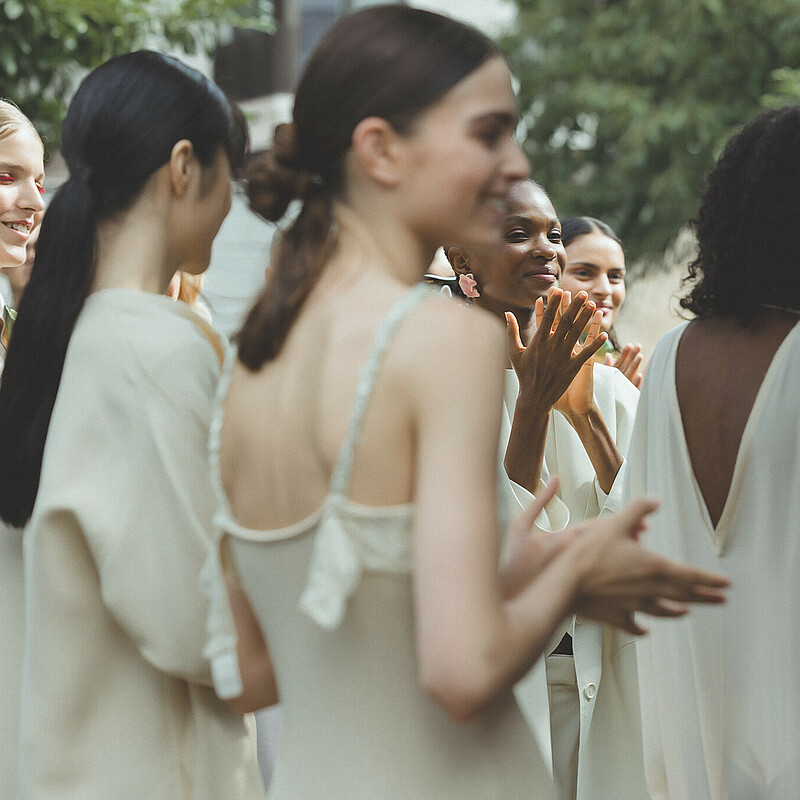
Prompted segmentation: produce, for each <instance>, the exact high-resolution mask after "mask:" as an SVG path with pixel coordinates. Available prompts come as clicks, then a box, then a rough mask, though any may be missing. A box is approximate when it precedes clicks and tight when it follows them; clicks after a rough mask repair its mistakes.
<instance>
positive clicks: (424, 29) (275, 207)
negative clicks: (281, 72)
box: [239, 5, 498, 370]
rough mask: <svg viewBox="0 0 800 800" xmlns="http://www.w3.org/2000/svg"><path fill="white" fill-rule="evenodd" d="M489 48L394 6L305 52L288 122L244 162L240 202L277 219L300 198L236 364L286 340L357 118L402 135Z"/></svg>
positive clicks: (325, 250)
mask: <svg viewBox="0 0 800 800" xmlns="http://www.w3.org/2000/svg"><path fill="white" fill-rule="evenodd" d="M497 54H498V50H497V47H496V46H495V45H494V44H493V43H492V42H491V40H489V39H488V38H487V37H486V36H484V35H483V34H481V33H479V32H478V31H476V30H474V29H473V28H470V27H468V26H466V25H463V24H462V23H460V22H456V21H455V20H452V19H449V18H447V17H443V16H441V15H439V14H434V13H431V12H428V11H422V10H420V9H416V8H410V7H408V6H401V5H389V6H378V7H374V8H368V9H364V10H362V11H358V12H356V13H354V14H350V15H347V16H345V17H343V18H341V19H340V20H339V21H338V22H337V23H336V24H335V25H334V26H333V27H332V28H331V29H330V30H329V31H328V33H327V34H326V35H325V36H324V37H323V38H322V39H321V41H320V42H319V44H318V45H317V47H316V49H315V50H314V52H313V54H312V56H311V58H310V60H309V62H308V64H307V66H306V68H305V71H304V73H303V76H302V78H301V80H300V84H299V86H298V89H297V94H296V97H295V104H294V113H293V123H292V124H291V125H286V126H279V128H278V129H277V130H276V137H275V143H274V145H273V148H272V150H271V151H270V152H268V153H267V154H266V155H265V156H263V157H261V158H260V159H258V160H257V161H256V162H254V163H253V165H252V167H251V169H250V174H249V193H250V205H251V208H253V210H254V211H256V213H258V214H260V215H261V216H263V217H265V218H266V219H268V220H278V219H280V218H281V216H283V214H284V212H285V211H286V208H287V206H288V204H289V202H290V200H292V199H293V198H295V197H299V198H301V199H302V200H303V205H302V209H301V211H300V214H299V216H298V217H297V219H296V221H295V222H294V223H293V225H292V226H291V227H290V228H289V229H288V230H287V231H286V232H285V234H283V235H282V237H281V240H280V245H279V248H278V251H277V254H276V258H275V260H274V262H273V264H272V273H271V278H270V281H269V283H268V285H267V287H266V288H265V290H264V292H263V293H262V294H261V296H260V297H259V299H258V301H257V302H256V304H255V305H254V306H253V308H252V310H251V311H250V313H249V315H248V316H247V319H246V320H245V323H244V327H243V328H242V331H241V333H240V334H239V359H240V360H241V361H242V363H243V364H245V365H246V366H247V367H248V368H249V369H251V370H257V369H259V368H260V367H261V366H262V365H263V364H264V363H266V362H267V361H269V360H271V359H273V358H275V356H277V354H278V353H279V352H280V349H281V347H282V345H283V342H284V340H285V338H286V335H287V334H288V332H289V329H290V327H291V325H292V323H293V322H294V320H295V318H296V317H297V314H298V313H299V311H300V308H301V306H302V304H303V302H304V301H305V299H306V298H307V297H308V295H309V293H310V292H311V289H312V288H313V286H314V283H315V281H316V279H317V277H318V276H319V274H320V272H321V271H322V268H323V266H324V264H325V262H326V260H327V258H328V257H329V255H330V253H331V252H332V250H333V247H334V245H335V233H334V229H333V218H332V200H333V199H334V198H335V197H337V196H338V195H340V194H341V193H342V191H343V190H344V188H345V187H344V185H343V184H344V173H343V161H344V156H345V154H346V153H347V151H348V150H349V149H350V144H351V140H352V135H353V130H354V129H355V127H356V125H358V123H359V122H360V121H361V120H362V119H365V118H366V117H370V116H376V117H381V118H383V119H385V120H387V121H388V122H389V123H390V124H391V125H392V127H393V128H394V129H395V130H396V131H398V132H399V133H401V134H403V133H406V132H408V131H409V130H410V129H411V126H412V124H413V122H414V120H415V118H416V117H417V116H418V115H419V114H420V113H421V112H423V111H424V110H425V109H427V108H428V107H430V106H431V105H432V104H433V103H435V102H436V101H437V100H439V99H440V98H441V97H443V96H444V95H445V94H446V93H447V92H448V91H449V90H450V89H451V88H452V87H453V86H455V84H457V83H458V82H459V81H461V80H462V79H463V78H465V77H466V76H467V75H469V74H470V73H471V72H473V71H474V70H475V69H476V68H477V67H479V66H480V65H481V64H483V62H484V61H486V60H487V59H488V58H489V57H491V56H494V55H497Z"/></svg>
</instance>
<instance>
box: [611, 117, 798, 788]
mask: <svg viewBox="0 0 800 800" xmlns="http://www.w3.org/2000/svg"><path fill="white" fill-rule="evenodd" d="M799 219H800V105H794V106H789V107H786V108H782V109H777V110H769V111H765V112H763V113H762V114H760V115H759V116H758V117H756V118H755V119H754V120H752V121H751V122H750V123H749V124H748V125H746V126H745V127H744V128H743V130H742V131H741V132H740V133H739V134H738V135H736V136H734V137H733V138H732V139H731V140H730V141H729V142H728V144H727V145H726V147H725V150H724V151H723V153H722V156H721V157H720V159H719V161H718V162H717V164H716V166H715V167H714V168H713V169H712V171H711V173H710V174H709V176H708V180H707V184H706V188H705V191H704V194H703V198H702V201H701V204H700V210H699V212H698V214H697V218H696V219H695V221H694V228H695V231H696V234H697V239H698V245H699V250H698V255H697V258H696V259H695V260H694V262H692V264H691V265H690V267H689V276H688V278H687V279H686V283H687V284H688V285H689V286H690V291H689V293H688V294H687V296H686V297H684V298H683V300H682V301H681V305H682V306H683V308H685V309H686V310H687V311H690V312H691V313H692V314H694V315H695V319H693V320H692V321H691V322H688V323H685V324H683V325H681V326H679V327H677V328H675V329H674V330H672V331H670V332H669V333H667V334H666V336H664V337H663V338H662V339H661V341H660V342H659V344H658V346H657V348H656V350H655V353H654V354H653V357H652V359H651V361H650V364H649V366H648V370H647V376H646V378H645V381H644V385H643V389H642V395H641V400H640V402H639V410H638V415H637V419H636V424H635V427H634V433H633V439H632V443H631V448H630V451H629V454H628V469H627V481H626V482H627V487H628V492H627V493H628V495H629V496H630V495H635V494H638V493H639V492H652V493H655V494H657V495H658V496H660V497H661V498H663V503H664V507H663V509H662V511H661V512H660V513H659V514H658V515H655V516H654V517H653V520H652V523H651V526H650V529H649V531H648V533H647V536H646V542H647V544H648V546H651V547H653V548H655V549H656V550H657V551H658V552H661V553H663V554H665V555H667V556H670V557H673V558H681V559H687V560H689V561H691V562H692V563H695V564H697V565H698V566H702V567H705V568H707V569H719V568H722V569H724V570H725V571H726V572H728V573H729V574H730V575H731V577H732V582H733V583H732V589H731V591H730V595H729V602H728V604H727V605H726V607H725V608H724V609H716V610H711V609H703V610H699V611H698V613H696V614H692V615H691V616H690V617H687V618H686V619H682V620H679V621H675V622H672V623H671V624H670V625H661V624H658V623H657V622H654V623H653V625H652V630H651V634H650V636H649V637H648V638H647V640H645V641H642V642H640V643H639V675H640V683H641V700H642V713H643V726H644V753H645V767H646V771H647V778H648V783H649V788H650V792H651V795H652V797H653V798H655V799H656V800H666V798H671V799H672V800H675V798H691V800H767V798H769V799H770V800H777V798H782V799H788V798H796V797H800V746H799V743H800V722H798V720H800V688H799V686H800V685H799V684H798V680H797V675H798V672H799V671H800V632H799V629H798V625H797V616H798V612H799V611H800V588H798V587H800V547H798V541H799V540H800V538H799V537H798V534H799V533H800V523H799V522H798V520H800V437H799V436H798V431H800V325H798V321H800V280H798V270H799V269H800V267H798V253H800V225H798V220H799Z"/></svg>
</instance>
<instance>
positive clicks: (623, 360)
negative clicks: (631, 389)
mask: <svg viewBox="0 0 800 800" xmlns="http://www.w3.org/2000/svg"><path fill="white" fill-rule="evenodd" d="M605 365H606V366H607V367H616V368H617V369H618V370H619V371H620V372H621V373H622V374H623V375H624V376H625V377H626V378H627V379H628V380H629V381H630V382H631V383H632V384H633V385H634V386H635V387H636V388H637V389H640V388H641V386H642V377H643V375H644V372H643V370H642V368H641V367H642V346H641V345H640V344H626V345H625V347H623V348H622V351H621V352H620V354H619V356H618V357H617V358H614V356H613V355H611V353H609V354H608V355H607V356H606V358H605Z"/></svg>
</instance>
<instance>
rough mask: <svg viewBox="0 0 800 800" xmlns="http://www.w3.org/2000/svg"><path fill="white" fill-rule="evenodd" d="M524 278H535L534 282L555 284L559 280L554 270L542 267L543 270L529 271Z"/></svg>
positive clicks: (524, 274)
mask: <svg viewBox="0 0 800 800" xmlns="http://www.w3.org/2000/svg"><path fill="white" fill-rule="evenodd" d="M522 277H523V278H533V279H534V280H540V281H548V282H553V281H556V280H557V279H558V275H557V274H556V271H555V270H554V269H551V268H550V267H542V268H541V269H529V270H527V271H526V272H525V273H523V275H522Z"/></svg>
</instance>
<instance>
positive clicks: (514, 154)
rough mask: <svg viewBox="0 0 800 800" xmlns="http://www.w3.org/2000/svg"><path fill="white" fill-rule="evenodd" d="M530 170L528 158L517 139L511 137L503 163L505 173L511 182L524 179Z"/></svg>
mask: <svg viewBox="0 0 800 800" xmlns="http://www.w3.org/2000/svg"><path fill="white" fill-rule="evenodd" d="M529 172H530V165H529V164H528V159H527V158H526V157H525V154H524V153H523V152H522V148H521V147H520V146H519V145H518V144H517V141H516V139H514V138H513V137H509V146H508V152H507V153H506V157H505V161H504V164H503V174H504V176H505V177H506V179H507V180H508V182H509V183H513V182H514V181H524V180H525V178H527V177H528V173H529Z"/></svg>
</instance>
